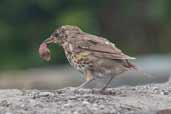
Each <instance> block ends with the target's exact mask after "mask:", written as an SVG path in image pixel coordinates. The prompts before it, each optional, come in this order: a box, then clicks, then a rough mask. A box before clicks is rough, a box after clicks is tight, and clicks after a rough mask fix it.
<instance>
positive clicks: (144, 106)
mask: <svg viewBox="0 0 171 114" xmlns="http://www.w3.org/2000/svg"><path fill="white" fill-rule="evenodd" d="M165 109H171V83H170V82H168V83H164V84H150V85H145V86H136V87H128V86H125V87H119V88H109V89H107V90H106V91H105V92H100V91H99V90H97V89H79V90H78V89H76V88H73V87H68V88H64V89H60V90H17V89H16V90H14V89H13V90H12V89H10V90H0V114H156V113H157V111H159V110H165ZM167 112H169V110H167ZM158 114H171V111H170V113H159V112H158Z"/></svg>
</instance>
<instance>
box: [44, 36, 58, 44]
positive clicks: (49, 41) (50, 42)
mask: <svg viewBox="0 0 171 114" xmlns="http://www.w3.org/2000/svg"><path fill="white" fill-rule="evenodd" d="M44 43H46V44H52V43H54V44H56V43H57V38H56V37H49V38H47V39H46V40H45V41H44Z"/></svg>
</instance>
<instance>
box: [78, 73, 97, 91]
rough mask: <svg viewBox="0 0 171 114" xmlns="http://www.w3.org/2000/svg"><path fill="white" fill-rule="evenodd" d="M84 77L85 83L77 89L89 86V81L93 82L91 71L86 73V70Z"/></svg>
mask: <svg viewBox="0 0 171 114" xmlns="http://www.w3.org/2000/svg"><path fill="white" fill-rule="evenodd" d="M85 76H86V81H85V82H84V83H83V84H81V85H80V86H79V87H78V89H80V88H83V87H85V86H86V85H87V84H89V83H90V82H91V81H93V80H94V78H93V75H92V73H91V71H88V70H87V71H86V72H85Z"/></svg>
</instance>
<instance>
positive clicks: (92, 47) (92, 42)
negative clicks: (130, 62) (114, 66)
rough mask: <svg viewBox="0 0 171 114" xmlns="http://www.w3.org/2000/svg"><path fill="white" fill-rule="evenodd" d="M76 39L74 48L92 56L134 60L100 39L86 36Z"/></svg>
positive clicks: (108, 42)
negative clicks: (87, 52)
mask: <svg viewBox="0 0 171 114" xmlns="http://www.w3.org/2000/svg"><path fill="white" fill-rule="evenodd" d="M76 39H77V41H74V42H75V44H76V45H75V46H76V48H79V49H80V50H86V51H89V52H91V53H92V54H93V55H94V56H98V57H101V58H109V59H135V58H134V57H130V56H128V55H126V54H124V53H123V52H122V51H121V50H120V49H118V48H117V47H116V46H115V45H114V44H113V43H111V42H110V41H108V40H106V39H104V38H102V37H97V36H94V35H89V34H86V35H80V36H79V37H78V38H76Z"/></svg>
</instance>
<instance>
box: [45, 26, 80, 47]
mask: <svg viewBox="0 0 171 114" xmlns="http://www.w3.org/2000/svg"><path fill="white" fill-rule="evenodd" d="M80 32H82V31H81V29H80V28H78V27H77V26H71V25H65V26H61V27H60V28H58V29H56V30H55V31H54V32H53V33H52V34H51V35H50V37H49V38H47V39H46V40H45V41H44V42H45V43H46V44H51V43H59V44H62V43H64V42H65V41H67V40H68V39H69V38H71V37H72V36H73V35H75V34H78V33H80Z"/></svg>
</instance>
